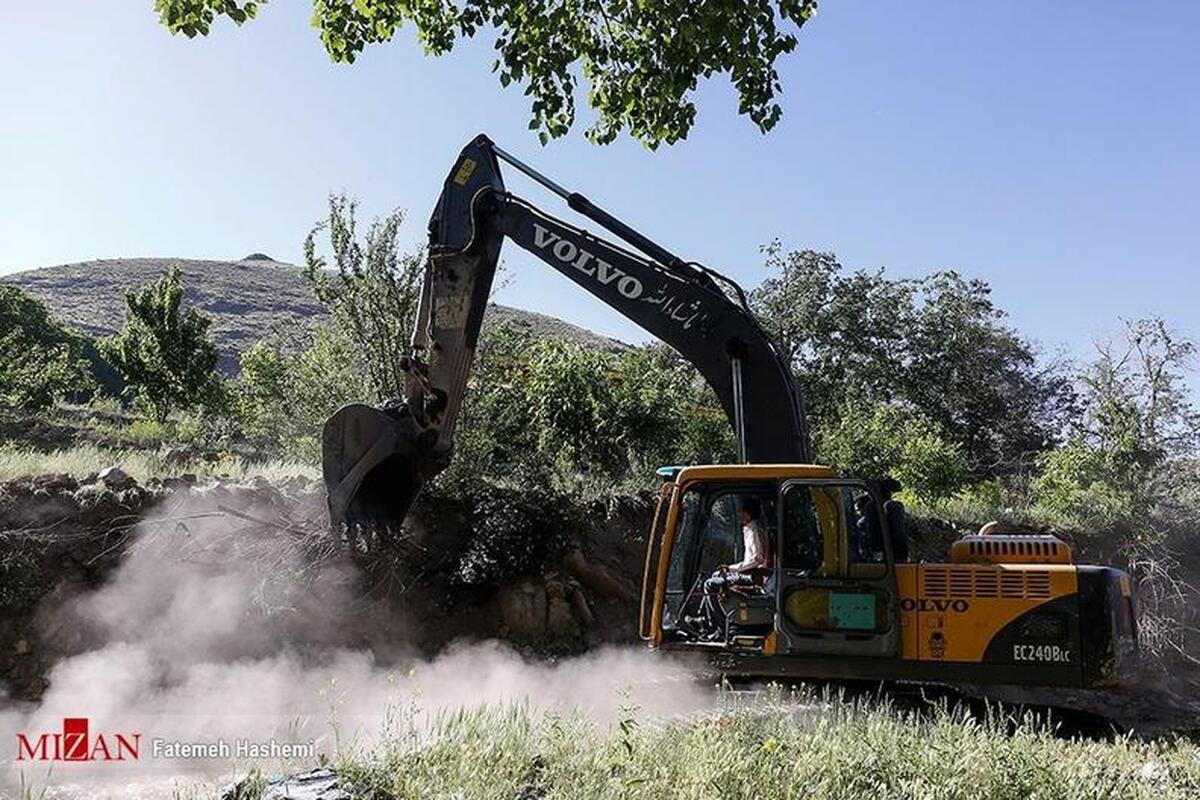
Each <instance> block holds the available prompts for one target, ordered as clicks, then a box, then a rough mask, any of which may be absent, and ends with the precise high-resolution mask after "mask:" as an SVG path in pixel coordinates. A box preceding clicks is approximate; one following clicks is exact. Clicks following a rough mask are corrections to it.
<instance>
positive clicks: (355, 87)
mask: <svg viewBox="0 0 1200 800" xmlns="http://www.w3.org/2000/svg"><path fill="white" fill-rule="evenodd" d="M309 9H310V4H309V3H308V2H301V0H276V1H275V2H272V3H270V4H269V5H268V6H267V7H266V8H265V9H264V11H263V13H262V14H261V18H260V19H259V20H257V21H256V22H254V23H253V24H251V25H248V26H246V27H245V28H243V29H240V30H238V29H235V28H234V27H233V26H232V25H231V24H228V23H223V24H220V25H218V27H217V28H216V30H215V31H214V34H213V35H212V36H211V37H210V38H208V39H204V40H195V41H189V40H186V39H184V38H181V37H172V36H170V35H169V34H168V33H167V32H166V31H165V30H163V29H161V28H160V27H159V26H158V25H157V21H156V19H155V16H154V14H153V12H152V10H151V3H150V2H149V0H140V1H137V2H134V1H133V0H110V1H109V2H104V3H99V2H85V1H84V0H74V1H72V0H40V2H36V3H19V4H18V3H9V2H6V3H3V4H0V109H2V112H0V113H2V117H0V121H2V128H0V175H2V176H3V180H4V191H3V192H0V242H2V243H3V244H2V246H0V273H2V272H11V271H15V270H21V269H28V268H32V267H39V266H46V265H50V264H57V263H63V262H68V261H79V260H84V259H91V258H103V257H115V256H150V255H155V256H167V255H175V256H183V257H203V258H237V257H241V256H243V255H245V254H247V253H250V252H253V251H263V252H266V253H269V254H271V255H273V256H275V257H276V258H279V259H281V260H289V261H297V260H298V259H299V257H300V245H301V241H302V239H303V236H304V234H305V233H306V231H307V229H308V227H309V226H310V225H311V223H312V222H313V221H314V220H316V219H318V218H319V217H320V215H321V214H322V211H323V207H324V203H325V198H326V196H327V194H328V193H329V192H330V191H331V190H345V191H347V192H349V193H351V194H354V195H357V196H358V197H359V198H360V199H361V201H362V205H363V208H364V210H365V211H366V212H367V213H368V214H379V213H382V212H386V211H388V210H390V209H391V208H394V207H399V208H403V209H407V210H408V211H409V212H410V214H411V216H410V220H411V224H410V225H409V226H408V231H407V234H406V235H407V236H408V237H409V238H410V239H411V241H412V242H414V243H415V242H418V241H420V240H421V239H422V237H423V229H424V222H425V219H426V217H427V216H428V213H429V211H430V209H431V207H432V204H433V202H434V200H435V198H436V194H437V191H438V189H439V186H440V183H441V180H442V179H443V177H444V173H445V172H446V170H447V169H448V168H449V166H450V164H451V162H452V160H453V158H454V156H455V154H456V153H457V151H458V148H459V147H460V146H461V144H462V143H463V142H465V141H466V140H468V139H469V138H470V137H471V136H472V135H473V134H475V133H477V132H480V131H486V132H488V133H489V134H490V135H491V136H492V137H493V138H494V139H495V140H496V141H497V142H500V143H501V144H502V145H504V146H506V147H507V149H509V150H511V151H513V152H514V153H516V154H519V155H521V156H523V157H525V158H526V159H527V160H528V161H530V162H532V163H534V164H536V165H538V166H539V167H540V168H542V169H543V170H544V171H545V172H547V173H549V174H550V175H552V176H554V177H556V178H557V179H558V180H559V181H560V182H561V183H563V184H565V185H567V186H569V187H572V188H575V189H578V190H580V191H583V192H584V193H586V194H588V195H589V196H590V197H591V198H592V199H593V200H594V201H596V202H598V203H600V204H601V205H604V206H606V207H608V208H609V209H610V210H612V211H614V212H616V213H617V214H618V215H619V216H622V217H624V218H626V219H627V220H628V221H630V222H631V223H632V224H634V225H635V227H638V228H640V229H642V230H644V231H645V232H647V233H649V234H651V236H652V237H654V238H657V239H658V240H659V241H661V242H662V243H663V244H665V245H667V246H668V247H669V248H671V249H673V250H675V251H676V252H678V253H680V254H681V255H684V256H686V257H689V258H693V259H695V260H699V261H703V262H705V263H707V264H709V265H710V266H712V267H714V268H717V269H720V270H722V271H724V272H726V273H727V274H729V275H731V276H733V277H735V278H737V279H738V280H740V281H741V282H743V283H744V284H746V285H747V286H752V285H754V284H755V283H757V282H758V281H759V280H761V278H762V277H763V275H764V270H763V267H762V263H761V258H760V256H759V247H760V245H761V244H763V243H765V242H767V241H769V240H770V239H772V238H774V237H779V238H780V239H781V240H782V241H783V242H784V244H785V245H787V246H794V247H812V248H820V249H830V250H833V251H835V252H836V253H837V254H838V255H839V257H840V258H841V260H842V262H843V263H844V264H845V265H847V266H848V267H865V268H876V267H886V269H887V271H888V273H889V274H892V275H895V276H906V275H919V274H923V273H926V272H929V271H931V270H934V269H940V268H954V269H957V270H959V271H961V272H963V273H965V274H967V275H970V276H975V277H980V278H984V279H986V280H988V281H989V282H990V283H991V284H992V286H993V287H994V290H995V296H996V298H997V301H998V302H999V304H1000V305H1001V306H1003V307H1004V308H1006V309H1008V310H1009V312H1010V313H1011V317H1012V321H1013V323H1014V324H1015V325H1017V326H1018V327H1019V328H1020V329H1021V330H1022V331H1024V332H1026V333H1027V334H1028V335H1029V336H1031V337H1033V338H1034V339H1036V340H1037V341H1039V342H1040V343H1041V344H1042V345H1043V347H1044V348H1045V349H1046V350H1048V351H1054V350H1055V349H1058V348H1065V349H1066V350H1067V351H1069V352H1070V353H1075V354H1086V353H1087V352H1088V350H1089V348H1090V342H1092V341H1093V340H1094V339H1095V338H1097V337H1101V336H1104V335H1106V334H1109V333H1112V332H1114V331H1115V330H1116V329H1117V326H1118V321H1117V320H1118V318H1119V317H1137V316H1141V315H1147V314H1161V315H1163V316H1165V317H1166V318H1168V319H1169V320H1170V321H1171V322H1172V323H1173V324H1174V325H1176V326H1177V327H1179V328H1181V329H1182V330H1184V331H1185V332H1188V333H1190V334H1191V335H1193V336H1195V335H1200V322H1198V321H1197V319H1196V306H1197V301H1198V300H1200V289H1197V283H1198V282H1200V281H1198V279H1200V262H1198V260H1197V253H1200V189H1198V187H1200V47H1197V46H1196V39H1197V36H1198V35H1200V3H1194V2H1184V1H1183V0H1178V1H1177V2H1149V3H1139V4H1136V5H1134V4H1129V3H1117V2H1109V1H1108V0H1099V1H1095V2H1087V3H1084V2H1062V3H1053V4H1051V3H1034V2H1017V3H994V2H993V3H964V2H959V1H955V0H942V1H940V2H939V1H935V0H928V1H927V2H920V3H913V2H899V0H873V2H848V0H841V2H835V1H834V0H829V1H828V2H825V3H824V4H823V7H822V9H821V11H820V13H819V14H818V16H817V17H816V18H815V19H814V20H813V21H812V22H811V23H810V24H809V25H808V26H806V27H805V29H804V30H803V32H802V33H801V34H800V45H799V47H798V48H797V50H796V52H795V53H794V54H792V55H791V56H789V57H786V58H785V59H784V60H783V61H782V63H781V67H782V76H783V83H784V95H783V102H784V118H783V121H782V122H781V123H780V125H779V126H778V127H777V128H776V130H775V131H774V132H772V133H771V134H769V135H767V136H762V135H761V134H759V132H758V131H757V130H756V129H755V128H754V126H753V125H752V124H751V123H750V122H749V120H747V119H745V118H742V117H739V116H737V115H736V113H735V112H736V98H735V97H734V95H733V93H732V91H731V90H730V89H729V87H728V85H727V84H726V82H725V81H724V79H721V78H718V79H715V80H714V81H712V82H710V83H708V84H706V85H704V86H703V87H702V88H701V90H700V92H699V93H698V104H699V107H700V114H699V117H698V122H697V125H696V127H695V129H694V130H693V132H692V134H691V136H690V137H689V138H688V140H687V141H686V142H684V143H682V144H679V145H676V146H674V147H671V148H665V149H660V150H659V151H658V152H656V153H651V152H649V151H647V150H646V149H644V148H642V147H641V146H640V145H639V144H637V143H635V142H632V141H630V140H623V141H619V142H617V143H616V144H614V145H610V146H607V147H595V146H592V145H589V144H587V143H586V142H585V141H584V140H583V138H582V135H581V131H582V125H581V126H579V130H577V131H575V132H573V133H572V134H571V136H570V137H568V138H567V139H566V140H563V141H558V142H553V143H551V144H550V145H549V146H547V147H544V148H543V147H542V146H540V145H539V144H538V142H537V139H536V137H535V136H534V135H533V134H532V133H531V132H530V131H528V129H527V126H526V123H527V120H528V110H527V102H526V100H527V99H526V98H525V97H524V96H523V95H522V94H521V91H520V89H519V88H515V87H510V88H509V89H507V90H501V89H500V87H499V85H498V83H497V82H496V80H495V76H494V75H492V74H491V73H490V71H489V69H490V65H491V61H492V55H491V49H490V48H491V42H490V37H485V38H484V39H483V40H481V41H477V42H471V43H467V44H466V45H465V46H462V47H460V48H459V49H458V50H456V52H455V53H454V54H453V55H451V56H449V57H445V58H441V59H432V58H426V57H424V56H423V55H422V53H421V52H420V49H419V48H418V47H416V46H415V45H414V44H413V42H412V40H411V38H410V37H409V36H407V35H405V36H402V37H400V38H399V39H398V40H397V41H396V42H394V43H392V44H391V45H385V46H382V47H377V48H374V49H372V50H370V51H368V52H367V53H366V54H365V55H364V56H363V57H362V58H361V59H360V60H359V61H358V63H356V64H355V65H353V66H342V65H333V64H331V63H329V61H328V60H327V58H326V56H325V54H324V51H323V50H322V48H321V46H320V43H319V41H318V39H317V37H316V34H315V32H314V31H313V30H312V29H311V28H310V27H309V25H308V18H309V13H310V12H309ZM585 116H586V114H585ZM584 121H586V119H585V120H584ZM509 186H510V188H512V189H514V190H516V191H518V192H519V193H523V194H525V195H526V196H528V197H529V198H530V199H533V200H535V201H536V202H539V203H541V204H543V205H544V207H545V208H546V209H547V210H549V211H551V212H554V213H557V212H559V211H560V210H561V209H560V207H559V206H558V205H557V204H556V202H555V201H553V199H551V198H549V197H546V196H545V195H544V194H542V193H541V192H540V191H538V190H537V189H536V188H534V187H532V186H529V185H528V184H526V183H525V182H524V181H521V180H519V179H517V178H516V176H512V177H510V180H509ZM506 263H507V265H508V266H509V268H510V270H511V273H512V278H513V280H512V284H511V285H510V286H509V288H507V289H506V290H505V291H504V292H503V294H502V295H501V298H500V299H501V300H502V301H503V302H507V303H509V304H512V305H518V306H523V307H526V308H531V309H535V310H539V311H543V312H547V313H551V314H555V315H557V316H560V317H563V318H565V319H568V320H570V321H573V322H576V323H579V324H582V325H586V326H588V327H591V328H593V329H596V330H600V331H603V332H606V333H609V334H612V335H617V336H620V337H622V338H625V339H628V340H639V339H641V338H643V337H642V336H641V334H640V333H639V332H638V331H637V330H636V329H635V328H633V327H632V326H630V325H628V324H627V323H625V322H624V321H623V320H622V319H621V318H620V317H618V316H617V315H615V314H614V313H612V312H610V311H609V310H608V309H607V308H605V307H604V306H602V305H600V304H599V303H598V302H597V301H594V300H592V299H591V298H590V297H587V296H585V295H584V294H583V293H582V292H580V291H578V290H577V289H575V288H574V287H573V285H571V284H569V283H567V282H566V280H565V279H563V278H560V277H559V276H557V275H555V274H553V273H551V272H550V271H549V270H548V269H545V268H543V267H541V266H540V265H539V264H538V263H537V262H534V261H533V260H532V259H531V258H529V257H528V256H526V255H525V254H524V253H520V252H519V251H516V250H515V249H514V248H511V247H510V248H508V249H507V250H506Z"/></svg>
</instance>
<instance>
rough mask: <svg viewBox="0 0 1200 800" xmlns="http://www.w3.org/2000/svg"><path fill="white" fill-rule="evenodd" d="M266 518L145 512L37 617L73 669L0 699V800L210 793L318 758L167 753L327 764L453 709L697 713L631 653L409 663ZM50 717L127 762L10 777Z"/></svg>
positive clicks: (486, 650) (328, 561) (356, 594)
mask: <svg viewBox="0 0 1200 800" xmlns="http://www.w3.org/2000/svg"><path fill="white" fill-rule="evenodd" d="M270 513H271V512H270V511H269V510H265V509H264V510H256V509H248V510H242V511H240V512H238V515H237V516H231V515H230V514H228V513H225V512H224V511H222V510H221V509H217V508H214V507H213V505H212V503H211V501H208V502H206V501H201V500H192V501H190V504H189V505H186V506H178V505H177V506H175V507H173V508H171V509H169V511H163V512H160V513H159V514H158V515H157V516H155V517H152V518H150V519H148V520H147V521H145V522H143V523H142V524H141V525H140V526H139V529H138V532H137V538H136V540H135V542H134V544H133V545H132V546H131V547H130V550H129V553H128V555H127V556H126V557H125V559H124V561H123V563H122V565H121V566H120V567H119V568H118V570H117V571H116V573H115V574H114V575H113V576H112V577H111V579H110V580H109V581H108V582H107V583H106V584H105V585H104V586H102V587H101V588H99V589H96V590H94V591H90V592H85V593H82V594H79V595H77V596H76V597H74V598H73V599H72V600H70V601H68V602H66V603H64V604H62V605H61V606H60V607H58V608H55V609H53V610H49V611H47V612H46V613H45V614H44V619H42V621H41V622H42V628H43V631H44V635H45V637H46V639H47V641H48V642H57V643H59V644H62V643H63V642H65V643H66V645H65V646H66V648H67V649H68V650H69V651H71V652H74V653H75V654H74V655H72V656H69V657H67V658H64V659H62V660H60V661H59V662H58V663H57V664H56V665H55V666H54V667H53V668H52V670H51V672H50V674H49V676H48V682H49V686H48V689H47V690H46V692H45V693H44V695H43V697H42V699H41V701H40V702H39V703H37V704H25V705H22V704H18V703H16V702H14V701H11V700H6V699H5V698H3V697H0V735H2V736H3V740H4V742H5V747H6V748H8V750H9V754H8V756H7V763H6V764H5V770H4V772H3V773H0V796H6V793H8V794H11V795H12V796H16V795H17V794H18V792H19V787H20V783H21V781H22V779H24V780H25V781H26V783H27V784H32V785H33V786H34V788H35V790H36V791H41V789H42V788H48V792H47V794H46V796H47V797H48V798H52V797H89V798H102V797H114V798H116V797H120V798H136V797H147V798H152V797H172V796H178V794H179V792H180V787H187V786H192V785H200V786H204V787H208V789H209V790H210V791H211V790H212V787H215V786H218V785H220V782H221V781H224V780H227V779H229V778H230V777H231V776H236V775H240V774H244V772H245V770H246V769H247V768H248V767H249V766H251V765H252V764H258V765H260V766H262V767H263V768H264V772H266V773H267V774H270V773H272V772H287V771H289V770H292V769H295V770H299V769H305V768H309V767H312V766H315V765H316V763H315V761H316V759H315V758H313V757H309V756H305V757H301V758H292V759H289V758H286V757H285V758H267V759H263V758H258V759H250V758H239V757H238V755H237V753H236V752H235V753H234V754H233V755H232V756H231V757H226V756H221V757H217V758H187V759H183V758H173V757H171V755H173V754H172V753H171V752H170V751H168V750H167V749H166V748H167V747H168V746H170V745H173V744H174V743H180V742H182V743H201V744H212V743H214V742H221V741H224V742H227V743H229V745H230V746H231V747H236V743H237V742H239V741H242V742H250V743H256V744H257V743H269V742H272V741H273V742H278V743H285V744H299V745H306V744H308V743H312V745H313V746H314V749H315V751H316V752H317V753H321V754H325V755H328V756H333V755H334V754H335V752H336V750H337V748H338V746H339V745H338V743H339V742H340V743H341V746H343V747H344V746H346V745H347V743H354V745H355V746H359V747H369V746H370V745H371V744H372V742H374V741H375V740H376V737H377V736H379V735H380V732H381V731H382V730H383V728H384V725H385V719H386V718H387V717H388V716H389V714H390V715H392V716H394V715H395V713H396V711H397V709H403V710H404V713H409V714H414V715H415V716H416V717H417V719H416V720H415V721H416V722H417V723H418V724H420V722H422V721H428V719H429V718H431V717H433V716H435V715H437V714H439V713H441V712H443V711H446V710H451V709H455V708H459V707H471V706H476V705H480V704H485V703H501V702H527V703H528V704H530V705H531V706H534V707H554V708H558V709H561V710H564V711H565V710H579V711H581V712H582V713H585V714H587V715H589V716H591V717H592V718H593V719H595V720H596V721H597V722H598V723H599V724H608V723H609V722H610V721H611V719H612V718H613V716H614V715H615V713H616V712H617V711H618V709H619V708H620V707H621V706H622V705H624V704H630V703H632V704H635V705H638V706H640V707H641V709H642V710H643V713H645V714H648V715H649V714H653V715H670V714H677V713H685V712H690V711H694V710H695V709H696V708H698V707H701V706H703V705H704V704H706V703H709V702H711V693H710V692H709V691H707V690H706V688H705V687H703V686H702V685H700V684H698V683H697V682H695V681H694V680H693V678H692V676H691V675H690V673H689V672H688V671H687V670H686V669H684V668H683V667H681V666H680V665H677V664H673V663H671V662H668V661H665V660H663V659H661V658H657V657H655V656H653V655H652V654H650V653H647V652H645V651H644V650H642V649H640V648H636V647H629V648H610V649H603V650H599V651H595V652H593V653H591V654H588V655H584V656H580V657H577V658H571V659H565V660H562V661H560V662H558V663H553V664H552V663H548V662H531V661H528V660H526V659H523V658H522V657H521V656H520V655H518V654H517V653H515V652H513V651H512V650H510V649H509V648H507V647H506V646H504V645H502V644H501V643H498V642H471V643H461V644H458V645H456V646H452V647H451V648H449V649H447V650H445V651H443V652H442V653H441V654H440V655H438V656H437V657H435V658H432V659H425V658H421V657H419V656H417V655H415V654H414V652H415V651H414V650H412V649H411V648H410V647H409V645H408V644H407V639H406V636H407V629H406V625H405V623H406V621H405V620H403V619H395V618H391V615H388V614H386V613H385V612H384V611H383V610H382V609H381V606H379V605H378V604H372V603H369V602H366V601H364V600H363V599H362V591H361V576H360V575H359V574H358V573H357V571H356V569H355V568H354V567H352V566H351V565H350V564H349V563H347V562H346V561H344V560H340V559H339V558H337V557H335V556H331V555H330V554H328V553H324V554H320V553H314V552H313V551H312V547H313V541H312V538H311V537H308V539H307V540H306V539H305V538H304V537H299V536H293V535H289V534H287V533H281V532H280V531H278V530H272V529H271V528H270V527H269V526H266V525H261V524H256V523H255V522H254V520H256V519H257V520H262V519H269V517H270ZM368 637H369V639H370V642H369V645H370V646H368V643H367V640H368ZM65 717H86V718H88V720H89V724H90V730H91V732H92V735H93V737H95V735H96V734H98V733H99V734H104V735H105V736H108V737H110V738H111V737H113V736H115V734H123V735H125V736H126V737H129V736H130V735H131V734H140V737H141V738H140V746H139V758H138V759H137V760H136V761H125V762H122V763H104V762H86V763H71V762H63V761H58V762H54V763H53V764H47V763H37V762H30V761H28V760H25V761H22V762H18V761H16V760H15V758H16V755H17V745H16V742H17V734H18V733H23V734H24V735H25V736H26V737H27V739H36V737H37V736H38V735H40V734H41V733H49V734H53V733H56V732H59V731H61V730H62V726H63V719H64V718H65ZM335 730H336V736H335ZM155 740H159V741H160V746H161V747H162V751H161V752H160V753H156V752H155V745H154V742H155ZM36 791H35V796H36ZM185 796H186V794H185ZM200 796H208V795H207V794H204V793H202V794H201V795H200Z"/></svg>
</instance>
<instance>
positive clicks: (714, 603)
mask: <svg viewBox="0 0 1200 800" xmlns="http://www.w3.org/2000/svg"><path fill="white" fill-rule="evenodd" d="M761 518H762V505H761V504H760V503H759V502H758V499H757V498H754V497H747V498H745V499H743V500H742V503H741V505H740V507H739V508H738V521H739V522H741V523H742V550H743V552H742V560H741V561H739V562H737V563H736V564H729V565H727V566H723V567H718V568H717V571H716V572H714V573H713V576H712V577H711V578H709V579H708V580H706V581H705V582H704V599H703V600H702V601H701V602H700V613H701V615H702V616H703V620H704V623H705V625H706V627H707V628H708V629H709V630H708V634H709V637H710V638H719V637H720V635H721V634H723V633H724V630H725V612H724V610H723V609H722V608H721V604H720V602H719V600H720V595H721V593H722V592H724V591H725V590H727V589H729V588H730V587H731V586H753V585H755V584H756V583H760V582H761V580H762V579H763V578H764V577H766V574H767V573H769V572H770V570H771V568H772V566H773V565H772V559H771V557H770V542H768V541H767V533H766V530H765V529H764V528H763V524H762V521H761Z"/></svg>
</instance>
